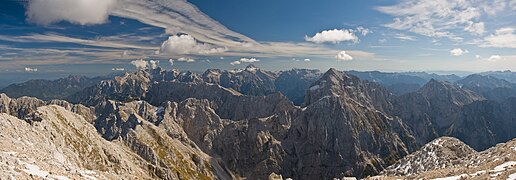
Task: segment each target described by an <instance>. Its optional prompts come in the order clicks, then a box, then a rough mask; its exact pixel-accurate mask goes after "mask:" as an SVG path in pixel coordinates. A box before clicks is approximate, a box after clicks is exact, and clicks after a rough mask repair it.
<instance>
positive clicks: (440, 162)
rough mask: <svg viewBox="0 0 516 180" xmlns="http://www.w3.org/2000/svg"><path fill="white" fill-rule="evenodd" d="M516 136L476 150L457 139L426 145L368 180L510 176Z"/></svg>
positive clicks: (515, 162) (515, 171)
mask: <svg viewBox="0 0 516 180" xmlns="http://www.w3.org/2000/svg"><path fill="white" fill-rule="evenodd" d="M515 152H516V139H513V140H510V141H508V142H506V143H500V144H497V145H496V146H494V147H491V148H489V149H487V150H485V151H482V152H476V151H474V150H473V149H471V148H470V147H469V146H468V145H466V144H464V143H463V142H461V141H460V140H458V139H456V138H450V137H442V138H438V139H436V140H433V141H432V142H430V143H428V144H426V145H424V146H423V147H422V148H421V149H420V150H418V151H416V152H414V153H412V154H410V155H408V156H406V157H405V158H403V159H401V160H400V161H398V162H397V163H396V164H393V165H392V166H390V167H388V168H386V170H385V171H383V172H382V173H381V174H380V175H379V176H373V177H370V178H367V179H398V178H406V179H435V178H443V179H510V178H509V177H511V178H513V177H514V176H515V174H516V155H515Z"/></svg>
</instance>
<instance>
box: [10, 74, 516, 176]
mask: <svg viewBox="0 0 516 180" xmlns="http://www.w3.org/2000/svg"><path fill="white" fill-rule="evenodd" d="M352 73H357V72H352ZM352 73H350V72H344V71H339V70H336V69H333V68H332V69H329V70H328V71H326V72H325V73H320V72H319V71H317V70H307V69H293V70H290V71H281V72H271V71H266V70H262V69H260V68H259V67H256V66H252V65H250V66H248V67H246V68H244V69H237V70H231V71H225V70H219V69H209V70H207V71H205V72H204V73H202V74H197V73H195V72H190V71H187V72H181V71H179V70H176V69H174V70H168V71H167V70H163V69H161V68H159V67H158V68H155V69H147V70H139V71H136V72H127V73H125V74H123V75H121V76H116V77H113V78H111V79H104V80H101V81H99V82H98V83H96V84H93V85H91V86H88V87H83V88H79V87H78V86H77V88H79V89H78V90H74V91H76V92H75V93H73V94H70V95H69V96H67V97H65V98H63V100H59V99H53V100H49V99H47V98H46V97H48V96H43V97H38V96H39V95H38V94H33V95H34V96H36V97H28V96H23V94H21V95H16V97H10V96H9V94H0V113H2V114H1V115H0V125H1V126H2V129H3V131H1V132H0V136H1V137H2V138H1V141H2V142H1V144H2V145H1V146H0V157H1V158H0V161H2V165H1V166H0V168H2V174H0V177H1V178H2V179H6V178H15V179H26V178H30V177H36V178H43V179H45V178H46V179H87V178H90V179H95V178H96V179H135V178H136V179H269V178H292V179H333V178H339V179H340V178H343V179H346V178H351V177H354V178H371V179H384V178H386V179H389V178H394V179H395V178H409V179H410V178H429V177H431V178H434V177H435V178H437V177H441V176H442V177H445V176H452V175H453V176H457V175H458V176H460V177H472V178H473V177H475V178H483V177H508V176H509V175H510V173H513V171H514V168H512V167H513V166H512V164H511V162H513V161H514V159H513V158H514V157H513V156H512V154H510V153H507V152H512V151H511V150H510V149H511V148H513V147H512V146H513V144H514V143H513V141H514V140H512V141H511V139H512V138H515V137H516V134H514V129H516V123H515V121H514V118H512V117H515V116H516V114H515V111H514V109H515V108H514V107H516V106H515V105H516V104H515V103H514V102H516V101H515V99H516V98H514V97H510V96H509V97H505V98H503V99H504V100H503V101H498V100H492V99H489V98H487V97H485V96H484V94H482V93H480V91H477V90H475V89H474V88H473V87H476V86H472V85H474V84H475V83H473V82H472V80H471V79H472V77H467V78H466V79H465V80H460V81H458V82H462V83H465V82H470V83H467V84H468V85H465V84H459V83H452V82H447V81H441V80H435V79H430V80H429V81H428V82H426V83H425V84H424V85H422V87H421V88H420V89H418V90H417V91H414V92H409V93H405V94H403V95H397V94H395V93H393V92H391V91H390V90H389V88H386V87H384V85H382V84H380V83H377V82H373V81H369V80H364V79H360V78H358V77H356V76H354V75H352ZM405 76H408V75H404V76H403V77H405ZM392 77H393V75H389V78H392ZM380 78H381V76H375V79H376V80H380ZM416 79H420V78H416ZM484 80H485V81H488V82H485V83H483V84H487V85H489V84H490V83H491V84H492V83H494V82H492V81H493V79H492V78H475V81H484ZM57 82H60V81H57ZM382 82H385V81H382ZM496 82H502V81H496ZM477 84H480V83H477ZM483 84H480V85H483ZM506 85H508V84H507V83H506V82H504V83H502V84H501V85H500V86H501V87H504V88H509V87H508V86H506ZM34 86H38V84H35V85H34ZM35 89H37V88H35ZM482 92H483V91H482ZM27 95H31V94H27ZM39 98H42V99H39ZM442 136H451V137H442ZM463 142H464V143H463ZM503 142H507V143H505V144H498V143H503ZM497 144H498V145H497ZM495 145H496V146H495ZM493 146H494V147H493ZM35 147H37V148H35ZM486 149H487V150H486ZM495 157H496V158H495ZM482 162H490V163H488V164H482ZM502 166H503V167H502ZM468 167H474V168H473V169H475V170H478V172H477V171H475V172H472V170H471V172H470V170H466V169H464V168H468ZM481 169H485V172H480V171H481ZM432 173H438V175H431V174H432ZM458 173H460V174H458ZM464 174H466V175H467V176H466V175H464Z"/></svg>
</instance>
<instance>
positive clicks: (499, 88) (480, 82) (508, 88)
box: [457, 74, 516, 102]
mask: <svg viewBox="0 0 516 180" xmlns="http://www.w3.org/2000/svg"><path fill="white" fill-rule="evenodd" d="M457 84H459V85H461V86H462V87H463V88H467V89H470V90H472V91H474V92H476V93H478V94H480V95H482V96H484V97H485V98H486V99H489V100H493V101H498V102H502V101H504V100H506V99H507V98H510V97H516V84H513V83H510V82H508V81H506V80H503V79H498V78H495V77H493V76H482V75H478V74H473V75H470V76H467V77H466V78H464V79H461V80H459V81H457Z"/></svg>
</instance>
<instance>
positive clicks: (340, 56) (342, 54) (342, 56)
mask: <svg viewBox="0 0 516 180" xmlns="http://www.w3.org/2000/svg"><path fill="white" fill-rule="evenodd" d="M335 58H336V59H337V61H350V60H353V57H351V56H350V55H349V54H347V53H346V51H341V52H339V54H337V56H335Z"/></svg>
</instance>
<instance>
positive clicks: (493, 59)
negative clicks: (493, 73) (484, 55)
mask: <svg viewBox="0 0 516 180" xmlns="http://www.w3.org/2000/svg"><path fill="white" fill-rule="evenodd" d="M500 59H502V57H501V56H500V55H492V56H491V57H489V58H488V59H487V60H488V61H491V62H496V61H498V60H500Z"/></svg>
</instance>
